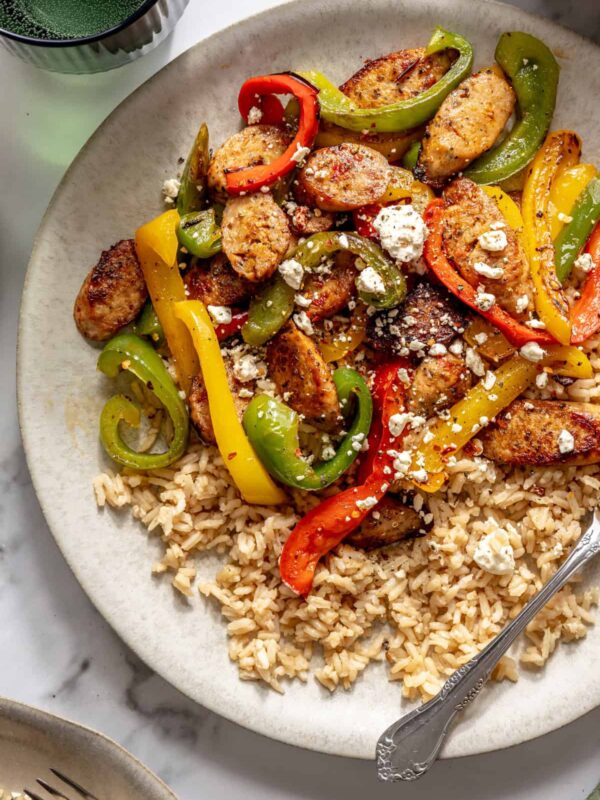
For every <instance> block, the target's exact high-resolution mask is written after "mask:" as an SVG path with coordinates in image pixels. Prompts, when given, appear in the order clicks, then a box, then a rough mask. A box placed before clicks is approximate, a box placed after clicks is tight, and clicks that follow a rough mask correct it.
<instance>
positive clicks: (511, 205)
mask: <svg viewBox="0 0 600 800" xmlns="http://www.w3.org/2000/svg"><path fill="white" fill-rule="evenodd" d="M481 188H482V189H483V191H484V192H485V193H486V194H487V196H488V197H491V198H492V200H495V201H496V205H497V206H498V208H499V209H500V211H501V212H502V216H503V217H504V219H505V220H506V221H507V222H508V224H509V225H510V227H511V228H512V229H513V230H514V231H517V232H520V231H522V230H523V215H522V214H521V209H520V208H519V206H518V205H517V204H516V203H515V201H514V200H513V199H512V197H510V196H509V195H508V194H506V192H505V191H504V189H501V188H500V187H499V186H482V187H481Z"/></svg>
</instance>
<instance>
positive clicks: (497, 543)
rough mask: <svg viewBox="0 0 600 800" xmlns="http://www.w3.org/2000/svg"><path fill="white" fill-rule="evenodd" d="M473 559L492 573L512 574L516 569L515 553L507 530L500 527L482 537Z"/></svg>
mask: <svg viewBox="0 0 600 800" xmlns="http://www.w3.org/2000/svg"><path fill="white" fill-rule="evenodd" d="M473 561H474V562H475V563H476V564H477V565H478V566H479V567H481V569H484V570H485V571H486V572H490V573H491V574H492V575H511V574H512V573H513V572H514V571H515V554H514V551H513V549H512V547H511V544H510V540H509V538H508V534H507V533H506V531H505V530H503V529H502V528H498V530H495V531H493V532H492V533H488V534H487V536H484V537H483V538H482V539H480V540H479V541H478V542H477V546H476V547H475V552H474V553H473Z"/></svg>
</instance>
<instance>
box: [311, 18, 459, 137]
mask: <svg viewBox="0 0 600 800" xmlns="http://www.w3.org/2000/svg"><path fill="white" fill-rule="evenodd" d="M447 49H451V50H458V58H457V59H456V61H455V62H454V64H453V65H452V66H451V67H450V69H449V70H448V72H447V73H446V74H445V75H443V76H442V77H441V78H440V79H439V81H437V82H436V83H435V84H434V85H433V86H432V87H431V88H429V89H426V90H425V91H424V92H421V93H420V94H418V95H416V96H415V97H411V98H408V99H406V100H400V101H399V102H397V103H391V104H390V105H387V106H379V107H377V108H360V107H359V106H357V105H356V104H355V103H354V102H353V101H352V100H350V98H349V97H346V95H345V94H344V93H343V92H341V91H340V90H339V89H338V88H337V87H336V86H335V85H334V84H333V83H331V81H330V80H328V79H327V78H326V77H325V76H324V75H322V74H321V73H320V72H315V71H310V72H303V73H302V75H303V76H304V77H305V78H306V79H307V80H308V81H310V82H311V83H312V84H313V85H314V86H316V87H317V88H318V89H319V103H320V105H321V116H322V117H323V119H325V120H327V121H328V122H333V123H335V124H336V125H339V126H340V127H342V128H348V129H350V130H353V131H363V130H366V131H377V132H379V133H386V132H390V133H392V132H393V133H395V132H398V131H406V130H409V129H411V128H416V127H418V126H419V125H422V124H423V123H424V122H427V120H429V119H431V117H433V115H434V114H435V112H436V111H437V109H438V108H439V107H440V105H441V104H442V102H443V100H444V99H445V97H446V96H447V95H448V94H449V93H450V92H451V91H452V89H454V88H455V86H458V84H459V83H460V82H461V81H462V80H464V78H466V77H467V76H468V75H469V73H470V71H471V66H472V65H473V48H472V47H471V45H470V44H469V42H468V41H467V40H466V39H465V38H464V37H463V36H461V35H460V34H458V33H450V31H446V30H444V29H443V28H436V30H435V31H434V33H433V36H432V37H431V39H430V41H429V44H428V45H427V50H426V52H427V54H428V55H430V54H431V53H439V52H440V51H441V50H447Z"/></svg>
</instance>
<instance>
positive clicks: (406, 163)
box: [402, 142, 421, 172]
mask: <svg viewBox="0 0 600 800" xmlns="http://www.w3.org/2000/svg"><path fill="white" fill-rule="evenodd" d="M420 152H421V142H413V143H412V144H411V146H410V147H409V148H408V150H407V151H406V153H404V155H403V156H402V166H403V167H404V169H409V170H410V171H411V172H414V170H415V167H416V166H417V161H418V160H419V153H420Z"/></svg>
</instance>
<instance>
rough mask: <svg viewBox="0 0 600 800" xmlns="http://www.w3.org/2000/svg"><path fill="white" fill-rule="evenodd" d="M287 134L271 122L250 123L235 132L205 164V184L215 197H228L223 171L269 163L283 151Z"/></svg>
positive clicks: (286, 141)
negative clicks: (206, 174)
mask: <svg viewBox="0 0 600 800" xmlns="http://www.w3.org/2000/svg"><path fill="white" fill-rule="evenodd" d="M289 143H290V139H289V136H288V135H287V134H286V133H285V131H283V130H282V129H281V128H276V127H275V126H273V125H250V126H248V127H247V128H243V129H242V130H241V131H238V132H237V133H234V134H233V136H230V137H229V139H227V141H226V142H224V143H223V144H222V145H221V147H219V149H218V150H217V151H216V152H215V153H214V155H213V157H212V158H211V160H210V164H209V167H208V187H209V189H210V193H211V195H212V197H213V198H214V199H215V200H219V201H220V202H222V203H224V202H225V201H226V200H227V197H228V195H227V189H226V186H227V182H226V174H227V172H230V171H231V170H234V169H241V168H242V167H252V166H257V165H259V164H270V163H271V162H272V161H274V160H275V159H276V158H279V156H280V155H281V154H282V153H284V152H285V150H286V149H287V147H288V145H289Z"/></svg>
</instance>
